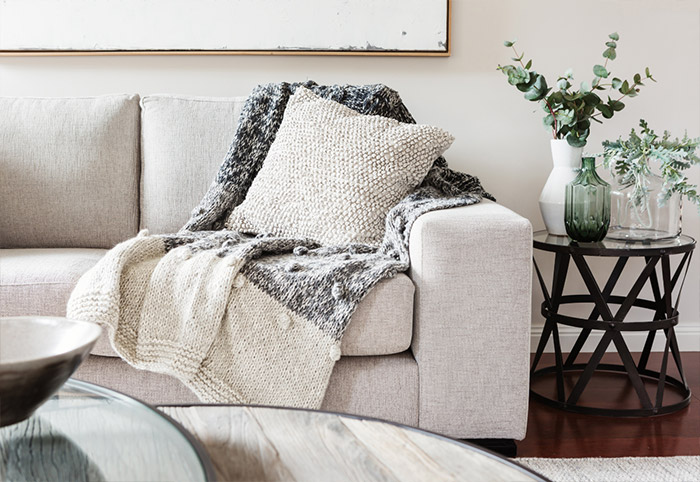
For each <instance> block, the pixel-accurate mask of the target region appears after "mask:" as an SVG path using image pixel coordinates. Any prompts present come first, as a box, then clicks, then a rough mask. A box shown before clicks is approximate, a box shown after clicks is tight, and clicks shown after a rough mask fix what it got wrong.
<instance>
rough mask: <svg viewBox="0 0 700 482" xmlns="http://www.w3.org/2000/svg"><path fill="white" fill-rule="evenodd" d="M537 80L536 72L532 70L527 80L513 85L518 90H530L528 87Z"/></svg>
mask: <svg viewBox="0 0 700 482" xmlns="http://www.w3.org/2000/svg"><path fill="white" fill-rule="evenodd" d="M536 80H537V72H535V71H534V70H533V71H532V72H530V80H528V81H527V82H521V83H520V84H518V85H516V86H515V87H516V88H517V89H518V90H519V91H520V92H527V91H528V90H530V88H531V87H532V86H533V84H534V83H535V81H536Z"/></svg>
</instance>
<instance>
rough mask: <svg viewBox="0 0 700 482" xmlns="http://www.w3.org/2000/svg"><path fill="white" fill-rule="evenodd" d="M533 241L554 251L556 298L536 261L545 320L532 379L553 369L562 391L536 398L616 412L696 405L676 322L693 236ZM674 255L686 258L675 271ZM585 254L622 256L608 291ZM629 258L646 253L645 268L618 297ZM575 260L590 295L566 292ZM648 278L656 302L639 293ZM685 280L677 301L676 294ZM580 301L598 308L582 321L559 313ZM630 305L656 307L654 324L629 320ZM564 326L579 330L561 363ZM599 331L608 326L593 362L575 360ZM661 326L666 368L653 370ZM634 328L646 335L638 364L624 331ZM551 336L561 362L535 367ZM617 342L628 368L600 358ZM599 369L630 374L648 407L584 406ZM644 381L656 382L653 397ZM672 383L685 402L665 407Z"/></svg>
mask: <svg viewBox="0 0 700 482" xmlns="http://www.w3.org/2000/svg"><path fill="white" fill-rule="evenodd" d="M533 239H534V247H535V249H537V250H542V251H548V252H553V253H555V260H554V275H553V279H552V291H551V295H550V293H549V291H548V290H547V286H546V284H545V281H544V279H543V277H542V273H541V272H540V269H539V267H538V266H537V262H536V261H535V271H536V273H537V278H538V280H539V283H540V287H541V288H542V293H543V294H544V302H543V303H542V316H544V318H545V325H544V329H543V331H542V337H541V338H540V342H539V345H538V346H537V352H536V354H535V359H534V361H533V364H532V371H531V379H532V380H535V379H536V378H538V377H542V376H545V375H549V376H551V375H552V374H554V375H555V377H556V389H557V396H556V399H553V398H549V397H547V396H544V395H542V394H540V393H537V392H536V391H535V390H533V389H532V385H531V390H530V393H531V394H532V395H533V397H534V398H535V399H536V400H539V401H540V402H543V403H545V404H547V405H550V406H553V407H557V408H560V409H563V410H568V411H571V412H577V413H585V414H591V415H607V416H617V417H621V416H622V417H625V416H626V417H644V416H651V415H662V414H667V413H671V412H675V411H677V410H680V409H682V408H684V407H685V406H687V405H688V404H689V403H690V389H689V388H688V384H687V382H686V379H685V375H684V373H683V365H682V363H681V356H680V351H679V349H678V341H677V340H676V334H675V330H674V327H675V326H676V325H677V324H678V301H679V299H680V292H681V290H682V288H683V283H684V281H685V277H686V275H687V273H688V266H689V265H690V259H691V255H692V252H693V249H694V248H695V240H694V239H693V238H691V237H689V236H684V235H682V236H680V237H678V238H674V239H670V240H662V241H653V242H624V241H615V240H608V239H605V240H603V241H601V242H598V243H577V242H575V241H571V240H570V239H569V238H567V237H566V236H551V235H548V234H547V232H546V231H538V232H536V233H534V235H533ZM674 255H680V256H682V258H681V259H680V262H679V264H678V266H677V267H676V268H675V270H674V272H673V273H671V259H670V258H671V256H674ZM586 256H603V257H611V258H617V262H616V263H615V267H614V268H613V270H612V273H611V274H610V277H609V278H608V280H607V282H606V283H605V285H604V287H603V288H602V289H601V288H600V286H599V285H598V282H597V281H596V279H595V277H594V276H593V273H592V272H591V269H590V267H589V265H588V263H587V262H586V258H585V257H586ZM631 257H640V258H642V257H643V258H644V260H645V266H644V268H643V269H642V272H641V274H640V275H639V276H638V277H637V279H636V281H635V282H634V284H633V285H632V288H631V289H630V290H629V293H627V295H626V296H615V295H613V294H612V292H613V289H614V288H615V285H616V284H617V281H618V280H619V278H620V275H621V274H622V271H623V269H624V267H625V265H626V264H627V262H628V260H629V259H630V258H631ZM570 260H573V262H574V264H575V265H576V268H578V271H579V273H580V274H581V277H582V279H583V282H584V284H585V286H586V289H587V290H588V294H575V295H563V291H564V283H565V281H566V275H567V271H568V268H569V261H570ZM533 261H534V259H533ZM659 264H660V265H661V282H659V277H658V276H657V269H656V268H657V266H658V265H659ZM647 282H649V283H651V290H652V292H653V296H654V299H653V300H647V299H639V298H638V296H639V293H640V292H641V290H642V288H643V287H644V285H645V284H646V283H647ZM679 282H680V285H679V287H678V292H677V296H676V299H675V302H674V300H673V291H674V288H675V287H676V285H678V283H679ZM576 303H588V304H591V303H592V304H593V310H592V311H591V312H590V315H589V316H588V318H576V317H572V316H567V315H564V314H561V313H559V308H560V307H561V306H562V305H567V304H576ZM615 305H619V307H618V308H617V310H616V311H614V312H613V309H612V306H615ZM632 307H639V308H643V309H646V310H650V311H652V312H653V314H654V316H653V319H652V320H651V321H627V322H626V321H624V320H625V318H626V317H627V315H628V313H629V311H630V309H631V308H632ZM558 325H567V326H573V327H577V328H580V329H581V332H580V334H579V336H578V338H577V340H576V342H575V343H574V346H573V348H572V350H571V352H570V353H569V356H568V357H567V358H566V360H563V355H562V351H561V343H560V339H559V329H558ZM593 330H598V331H602V338H601V340H600V342H599V343H598V346H597V347H596V349H595V351H594V352H593V353H592V354H591V356H590V358H589V359H588V361H587V362H585V363H576V358H577V357H578V356H579V353H580V351H581V348H582V347H583V344H584V343H585V342H586V340H587V339H588V337H589V335H590V334H591V333H592V332H593ZM660 330H663V332H664V334H665V336H666V343H665V347H664V352H663V358H662V362H661V368H660V370H659V371H654V370H650V369H648V368H647V362H648V360H649V354H650V352H651V347H652V344H653V342H654V338H655V336H656V332H657V331H660ZM630 331H646V332H648V335H647V338H646V343H645V344H644V349H643V351H642V354H641V357H640V359H639V362H638V363H635V361H634V359H633V358H632V355H631V354H630V351H629V349H628V347H627V344H626V343H625V340H624V338H623V336H622V334H623V333H624V332H630ZM550 337H551V338H553V341H554V352H555V365H554V366H549V367H545V368H540V369H537V365H538V363H539V361H540V358H541V357H542V352H543V351H544V349H545V346H546V345H547V342H548V341H549V339H550ZM611 343H612V344H614V346H615V348H616V349H617V353H618V354H619V356H620V359H621V360H622V365H616V364H606V363H600V362H601V359H602V357H603V354H604V353H605V350H606V349H607V348H608V346H609V345H610V344H611ZM669 352H670V353H671V355H672V357H673V360H674V362H675V364H676V367H677V368H678V372H679V374H680V377H679V378H680V379H678V378H674V377H671V376H669V375H668V374H667V371H668V359H669ZM576 372H578V373H580V375H579V377H578V380H576V381H575V383H572V384H569V388H570V389H567V387H565V383H564V378H565V377H567V378H568V377H571V376H573V375H574V374H575V373H576ZM596 372H613V373H623V374H626V375H627V377H628V378H629V381H630V382H631V383H632V386H633V387H634V390H635V392H636V394H637V396H638V397H639V401H640V403H641V407H642V408H639V409H615V408H602V407H593V406H582V405H579V404H578V401H579V398H580V397H581V394H582V393H583V391H584V389H585V388H586V386H587V385H588V382H589V381H590V380H591V378H592V377H593V375H594V373H596ZM643 378H646V379H647V380H651V381H654V382H656V395H655V400H653V401H652V400H651V398H650V396H649V393H648V392H647V389H646V388H645V384H644V380H643ZM667 386H668V387H670V388H671V389H673V390H676V391H677V392H678V393H679V394H680V396H681V397H682V400H681V401H680V402H676V403H672V404H667V405H664V403H663V400H664V389H665V388H666V387H667ZM567 392H568V393H567Z"/></svg>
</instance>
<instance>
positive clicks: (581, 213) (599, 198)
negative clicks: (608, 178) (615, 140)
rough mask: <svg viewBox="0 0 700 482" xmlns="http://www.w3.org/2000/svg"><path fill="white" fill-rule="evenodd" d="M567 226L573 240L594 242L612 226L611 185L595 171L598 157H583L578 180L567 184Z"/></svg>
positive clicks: (565, 221)
mask: <svg viewBox="0 0 700 482" xmlns="http://www.w3.org/2000/svg"><path fill="white" fill-rule="evenodd" d="M564 209H565V211H564V224H565V225H566V234H568V235H569V237H570V238H571V239H573V240H574V241H583V242H595V241H600V240H602V239H603V238H604V237H605V234H606V233H607V232H608V226H609V225H610V184H608V183H607V182H605V181H603V180H602V179H601V178H600V176H598V173H597V172H596V170H595V158H594V157H584V158H583V161H582V164H581V171H580V172H579V173H578V175H577V176H576V179H574V180H573V181H571V182H570V183H569V184H567V185H566V204H565V208H564Z"/></svg>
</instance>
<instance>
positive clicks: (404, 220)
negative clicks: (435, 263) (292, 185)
mask: <svg viewBox="0 0 700 482" xmlns="http://www.w3.org/2000/svg"><path fill="white" fill-rule="evenodd" d="M298 85H304V86H305V87H307V88H310V89H311V90H313V91H314V92H315V93H316V94H318V95H320V96H322V97H326V98H330V99H333V100H336V101H338V102H341V103H343V104H345V105H347V106H348V107H351V108H353V109H355V110H357V111H359V112H361V113H364V114H375V115H384V116H387V117H392V118H395V119H397V120H399V121H401V122H414V121H413V118H412V117H411V116H410V114H409V113H408V110H407V109H406V108H405V107H404V105H403V103H402V102H401V99H400V98H399V96H398V94H397V93H396V92H394V91H393V90H391V89H389V88H387V87H386V86H382V85H371V86H318V85H316V84H315V83H314V82H306V83H304V84H287V83H282V84H269V85H264V86H259V87H258V88H256V89H255V90H254V91H253V92H252V94H251V95H250V97H249V98H248V100H247V102H246V105H245V107H244V109H243V112H242V114H241V118H240V121H239V124H238V127H237V130H236V134H235V136H234V140H233V143H232V145H231V148H230V149H229V152H228V154H227V156H226V158H225V159H224V162H223V164H222V166H221V168H220V171H219V173H218V175H217V177H216V180H215V181H214V183H213V184H212V186H211V187H210V189H209V191H208V192H207V194H206V196H205V197H204V199H203V200H202V202H201V203H200V205H199V206H198V207H197V208H196V209H195V210H194V212H193V214H192V217H191V219H190V221H189V222H188V223H187V225H186V226H185V228H183V230H182V231H181V232H180V233H177V234H172V235H153V236H149V235H148V234H147V233H140V234H139V236H137V237H136V238H133V239H130V240H128V241H125V242H124V243H121V244H119V245H118V246H116V247H115V248H113V249H112V250H111V251H109V252H108V253H107V254H106V256H105V257H104V258H103V259H102V260H101V261H100V262H99V263H98V264H97V265H96V266H95V267H94V268H93V269H91V270H90V271H88V272H87V273H86V274H85V275H84V276H83V277H82V278H81V279H80V281H79V282H78V285H77V286H76V288H75V290H74V292H73V294H72V295H71V298H70V300H69V303H68V316H69V317H71V318H76V319H82V320H88V321H93V322H95V323H99V324H100V325H102V326H104V327H106V329H107V331H108V334H109V338H110V341H111V343H112V346H113V348H114V349H115V351H116V352H117V353H118V354H119V355H120V356H121V357H122V358H123V359H124V360H126V361H127V362H128V363H129V364H131V365H133V366H134V367H136V368H140V369H147V370H152V371H155V372H159V373H165V374H169V375H172V376H175V377H176V378H178V379H180V380H181V381H182V382H183V383H184V384H185V385H187V386H188V387H189V388H190V389H192V391H193V392H194V393H196V394H197V396H198V397H199V398H200V399H201V400H202V401H204V402H213V403H248V404H265V405H280V406H289V407H308V408H319V407H320V405H321V402H322V401H323V397H324V394H325V391H326V387H327V385H328V380H329V377H330V374H331V372H332V370H333V366H334V364H335V362H336V361H337V360H338V359H339V358H340V355H341V350H340V342H341V339H342V336H343V333H344V332H345V329H346V328H347V324H348V322H349V320H350V317H351V316H352V314H353V312H354V311H355V308H356V307H357V305H358V303H359V302H360V301H361V300H362V298H363V297H364V296H365V295H366V294H367V292H368V291H369V290H370V289H371V288H372V287H373V286H374V285H375V284H376V283H377V282H378V281H380V280H382V279H384V278H387V277H390V276H393V275H394V274H395V273H397V272H400V271H405V270H406V269H408V266H409V258H408V237H409V234H410V229H411V225H412V224H413V221H415V219H416V218H417V217H418V216H420V215H421V214H423V213H425V212H427V211H431V210H435V209H444V208H449V207H456V206H463V205H468V204H473V203H476V202H479V200H480V199H481V198H482V196H486V197H490V196H489V195H488V194H487V193H485V192H484V191H483V189H482V188H481V185H480V184H479V181H478V179H476V178H474V177H471V176H468V175H466V174H461V173H456V172H454V171H451V170H450V169H448V168H447V165H446V163H445V161H444V159H442V158H440V159H438V160H436V162H435V165H434V166H433V168H432V169H431V170H430V172H429V174H428V176H427V177H426V180H425V182H424V183H423V185H422V186H421V187H420V188H418V189H417V190H416V191H414V192H413V193H412V194H410V195H409V196H408V197H406V198H405V199H404V200H403V201H402V202H400V203H399V204H398V205H397V206H396V207H395V208H393V209H392V210H391V211H390V212H389V214H388V216H387V223H386V233H385V237H384V241H383V243H382V245H381V246H372V245H361V244H352V245H345V246H332V247H321V246H318V245H316V244H314V243H313V242H312V241H309V240H304V239H286V238H277V237H270V236H257V237H254V236H248V235H243V234H240V233H236V232H232V231H226V230H222V229H221V228H222V225H223V220H225V219H226V217H227V216H228V214H229V213H230V212H231V210H232V209H233V208H234V207H235V206H237V205H238V204H240V203H241V202H242V200H243V199H244V198H245V193H246V191H247V189H248V188H249V187H250V184H251V183H252V180H253V178H254V177H255V175H256V174H257V172H258V171H259V169H260V167H261V165H262V162H263V160H264V159H265V156H266V154H267V151H268V150H269V147H270V145H271V144H272V141H273V140H274V137H275V133H276V131H277V128H279V125H280V122H281V119H282V115H283V113H284V108H285V105H286V102H287V100H288V99H289V97H290V95H291V94H292V93H293V92H294V90H295V89H296V87H297V86H298Z"/></svg>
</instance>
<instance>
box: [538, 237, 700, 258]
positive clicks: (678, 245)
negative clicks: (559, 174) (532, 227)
mask: <svg viewBox="0 0 700 482" xmlns="http://www.w3.org/2000/svg"><path fill="white" fill-rule="evenodd" d="M532 240H533V245H534V247H535V249H540V250H543V251H552V252H555V253H569V254H582V255H591V256H620V257H622V256H658V255H663V254H678V253H686V252H688V251H692V250H693V249H694V248H695V239H693V238H691V237H690V236H686V235H685V234H681V235H680V236H678V237H676V238H670V239H661V240H657V241H620V240H616V239H608V238H605V239H603V240H602V241H598V242H597V243H580V242H578V241H573V240H572V239H571V238H569V237H568V236H554V235H552V234H549V233H548V232H547V231H544V230H543V231H536V232H535V233H533V235H532Z"/></svg>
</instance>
